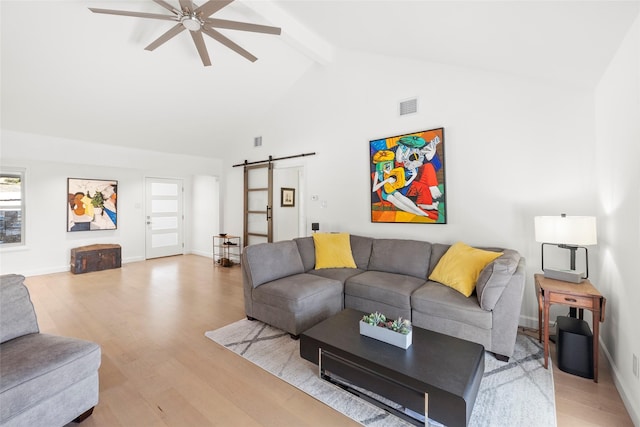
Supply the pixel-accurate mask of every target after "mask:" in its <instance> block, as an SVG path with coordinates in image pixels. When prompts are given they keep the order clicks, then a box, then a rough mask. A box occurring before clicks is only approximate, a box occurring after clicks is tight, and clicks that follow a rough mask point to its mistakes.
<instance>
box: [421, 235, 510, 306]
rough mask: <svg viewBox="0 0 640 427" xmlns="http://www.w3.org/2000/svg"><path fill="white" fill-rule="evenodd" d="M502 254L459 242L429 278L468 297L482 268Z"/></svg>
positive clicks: (452, 247)
mask: <svg viewBox="0 0 640 427" xmlns="http://www.w3.org/2000/svg"><path fill="white" fill-rule="evenodd" d="M500 255H502V254H501V253H500V252H492V251H485V250H482V249H476V248H472V247H471V246H468V245H466V244H464V243H462V242H457V243H455V244H453V245H452V246H451V247H450V248H449V250H447V252H446V253H445V254H444V255H443V256H442V258H440V261H439V262H438V265H436V268H434V269H433V272H432V273H431V274H430V275H429V280H434V281H436V282H440V283H442V284H443V285H446V286H449V287H451V288H453V289H455V290H456V291H458V292H460V293H461V294H463V295H464V296H466V297H468V296H470V295H471V294H472V293H473V290H474V288H475V286H476V282H477V281H478V277H479V276H480V272H481V271H482V269H484V268H485V267H486V266H487V264H489V263H490V262H491V261H493V260H494V259H496V258H498V257H499V256H500Z"/></svg>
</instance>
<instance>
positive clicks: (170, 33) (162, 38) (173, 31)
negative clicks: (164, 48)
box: [144, 23, 185, 50]
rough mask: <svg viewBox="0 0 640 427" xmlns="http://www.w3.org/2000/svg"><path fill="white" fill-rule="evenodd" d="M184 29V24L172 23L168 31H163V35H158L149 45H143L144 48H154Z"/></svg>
mask: <svg viewBox="0 0 640 427" xmlns="http://www.w3.org/2000/svg"><path fill="white" fill-rule="evenodd" d="M184 29H185V28H184V25H182V24H181V23H180V24H177V25H174V26H173V27H172V28H171V29H170V30H169V31H167V32H166V33H164V34H163V35H161V36H160V37H158V38H157V39H156V40H155V41H154V42H152V43H151V44H150V45H149V46H147V47H145V48H144V49H145V50H154V49H155V48H157V47H158V46H160V45H162V44H164V43H165V42H166V41H167V40H169V39H171V38H172V37H174V36H176V35H178V34H180V33H181V32H182V31H183V30H184Z"/></svg>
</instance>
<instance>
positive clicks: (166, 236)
mask: <svg viewBox="0 0 640 427" xmlns="http://www.w3.org/2000/svg"><path fill="white" fill-rule="evenodd" d="M145 188H146V223H147V228H146V258H147V259H149V258H158V257H163V256H171V255H182V254H183V253H184V215H183V200H182V197H183V186H182V180H180V179H167V178H146V179H145Z"/></svg>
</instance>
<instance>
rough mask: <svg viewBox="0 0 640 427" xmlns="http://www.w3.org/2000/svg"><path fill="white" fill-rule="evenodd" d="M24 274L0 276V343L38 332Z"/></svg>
mask: <svg viewBox="0 0 640 427" xmlns="http://www.w3.org/2000/svg"><path fill="white" fill-rule="evenodd" d="M23 282H24V276H22V275H19V274H5V275H3V276H0V325H2V328H0V343H3V342H5V341H9V340H11V339H13V338H16V337H20V336H22V335H26V334H33V333H36V332H38V321H37V319H36V313H35V311H34V309H33V304H32V303H31V299H30V298H29V290H28V289H27V288H26V286H24V283H23Z"/></svg>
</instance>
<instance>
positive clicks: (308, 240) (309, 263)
mask: <svg viewBox="0 0 640 427" xmlns="http://www.w3.org/2000/svg"><path fill="white" fill-rule="evenodd" d="M293 241H294V242H296V245H298V252H300V258H301V259H302V265H303V266H304V271H309V270H312V269H313V268H314V267H315V266H316V248H315V246H314V245H313V237H296V238H295V239H293Z"/></svg>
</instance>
